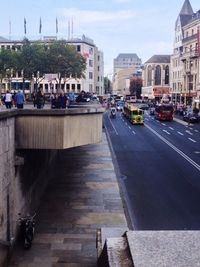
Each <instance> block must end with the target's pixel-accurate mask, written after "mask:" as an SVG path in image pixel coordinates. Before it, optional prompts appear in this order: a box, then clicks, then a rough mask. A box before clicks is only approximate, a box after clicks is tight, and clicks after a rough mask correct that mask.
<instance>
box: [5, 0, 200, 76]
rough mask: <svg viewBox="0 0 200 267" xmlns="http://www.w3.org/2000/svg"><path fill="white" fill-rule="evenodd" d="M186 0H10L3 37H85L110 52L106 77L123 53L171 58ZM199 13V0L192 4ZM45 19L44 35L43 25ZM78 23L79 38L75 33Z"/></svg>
mask: <svg viewBox="0 0 200 267" xmlns="http://www.w3.org/2000/svg"><path fill="white" fill-rule="evenodd" d="M183 3H184V0H167V1H165V0H65V1H64V0H34V1H33V0H32V1H29V0H10V1H2V2H1V16H0V36H2V37H5V38H11V40H16V39H20V40H22V39H23V38H24V18H25V19H26V30H27V34H26V37H27V38H28V39H39V38H40V37H42V36H56V18H57V21H58V24H57V25H58V33H57V37H58V38H60V39H63V38H64V39H67V38H68V36H69V33H68V29H69V24H70V25H71V30H70V37H72V35H73V37H74V38H75V37H78V38H81V37H82V35H83V34H84V35H85V36H87V37H89V38H91V39H93V40H94V43H95V44H96V46H97V47H98V48H99V50H101V51H103V53H104V72H105V76H108V77H109V76H110V75H112V73H113V59H114V58H116V57H117V56H118V54H119V53H136V54H137V55H138V57H139V58H141V60H142V63H144V62H145V61H147V60H148V59H149V58H150V57H151V56H153V55H155V54H171V53H172V51H173V41H174V26H175V21H176V19H177V17H178V14H179V12H180V10H181V8H182V5H183ZM190 3H191V5H192V8H193V11H194V12H196V11H198V10H199V9H200V1H199V0H190ZM40 17H41V23H42V28H41V36H40V34H39V25H40ZM72 24H73V34H72Z"/></svg>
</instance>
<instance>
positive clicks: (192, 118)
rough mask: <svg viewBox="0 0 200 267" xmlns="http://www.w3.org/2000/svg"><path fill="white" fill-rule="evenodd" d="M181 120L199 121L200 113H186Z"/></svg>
mask: <svg viewBox="0 0 200 267" xmlns="http://www.w3.org/2000/svg"><path fill="white" fill-rule="evenodd" d="M183 120H184V121H187V122H193V123H195V122H199V121H200V115H199V114H194V113H187V114H185V115H184V116H183Z"/></svg>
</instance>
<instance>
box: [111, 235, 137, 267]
mask: <svg viewBox="0 0 200 267" xmlns="http://www.w3.org/2000/svg"><path fill="white" fill-rule="evenodd" d="M106 246H107V254H108V262H109V267H133V263H132V260H131V257H130V252H129V247H128V243H127V239H126V237H113V238H108V239H107V240H106Z"/></svg>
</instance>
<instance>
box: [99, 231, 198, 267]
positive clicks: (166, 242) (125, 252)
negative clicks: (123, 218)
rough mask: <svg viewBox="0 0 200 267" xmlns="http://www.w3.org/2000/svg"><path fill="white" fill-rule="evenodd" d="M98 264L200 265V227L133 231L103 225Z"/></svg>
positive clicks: (112, 266)
mask: <svg viewBox="0 0 200 267" xmlns="http://www.w3.org/2000/svg"><path fill="white" fill-rule="evenodd" d="M97 249H98V267H197V266H200V231H130V230H127V229H125V228H121V229H117V228H116V229H115V228H107V229H106V228H103V229H101V230H99V232H98V235H97Z"/></svg>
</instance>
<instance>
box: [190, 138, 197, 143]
mask: <svg viewBox="0 0 200 267" xmlns="http://www.w3.org/2000/svg"><path fill="white" fill-rule="evenodd" d="M188 139H189V140H190V141H192V142H193V143H196V142H197V141H195V140H194V139H192V138H188Z"/></svg>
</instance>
